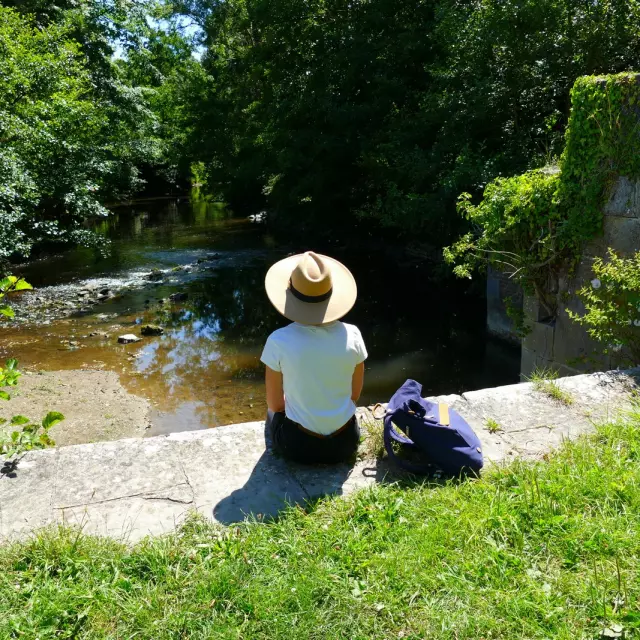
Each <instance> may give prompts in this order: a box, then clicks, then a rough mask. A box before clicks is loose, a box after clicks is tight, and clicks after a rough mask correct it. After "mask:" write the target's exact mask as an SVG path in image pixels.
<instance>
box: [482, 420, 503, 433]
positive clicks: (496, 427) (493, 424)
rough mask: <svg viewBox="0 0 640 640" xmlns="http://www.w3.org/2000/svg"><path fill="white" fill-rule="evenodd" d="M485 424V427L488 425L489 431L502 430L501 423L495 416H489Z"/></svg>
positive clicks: (496, 431)
mask: <svg viewBox="0 0 640 640" xmlns="http://www.w3.org/2000/svg"><path fill="white" fill-rule="evenodd" d="M484 425H485V427H487V431H488V432H489V433H498V431H501V430H502V427H500V424H499V423H498V422H497V421H496V420H494V419H493V418H487V419H486V420H485V421H484Z"/></svg>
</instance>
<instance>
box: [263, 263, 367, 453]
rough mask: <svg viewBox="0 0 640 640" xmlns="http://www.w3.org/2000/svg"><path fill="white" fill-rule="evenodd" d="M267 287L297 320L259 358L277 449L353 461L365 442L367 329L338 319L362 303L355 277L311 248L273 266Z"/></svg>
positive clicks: (272, 337)
mask: <svg viewBox="0 0 640 640" xmlns="http://www.w3.org/2000/svg"><path fill="white" fill-rule="evenodd" d="M265 288H266V291H267V296H268V297H269V300H270V301H271V303H272V304H273V306H274V307H275V308H276V309H277V310H278V311H279V312H280V313H281V314H282V315H283V316H284V317H285V318H287V319H289V320H292V321H293V322H292V323H291V324H289V325H287V326H286V327H283V328H281V329H278V330H276V331H274V332H273V333H272V334H271V335H270V336H269V338H268V339H267V342H266V344H265V347H264V350H263V352H262V356H261V358H260V359H261V361H262V362H263V363H264V364H265V365H266V374H265V382H266V392H267V407H268V410H269V411H268V417H267V426H268V429H269V430H270V432H271V437H272V441H273V446H274V449H275V450H276V451H277V452H279V453H280V454H282V455H283V456H284V457H286V458H288V459H290V460H293V461H296V462H301V463H305V464H314V463H336V462H341V461H347V460H349V459H351V458H353V456H354V454H355V453H356V450H357V448H358V443H359V441H360V428H359V425H358V421H357V419H356V415H355V412H356V402H357V401H358V399H359V398H360V394H361V392H362V386H363V383H364V361H365V360H366V358H367V349H366V347H365V344H364V341H363V339H362V335H361V333H360V330H359V329H358V328H357V327H356V326H354V325H352V324H347V323H344V322H340V321H339V320H340V318H342V317H343V316H344V315H346V314H347V313H348V312H349V311H350V310H351V308H352V307H353V305H354V304H355V301H356V297H357V287H356V282H355V279H354V277H353V275H352V274H351V272H350V271H349V269H347V267H345V266H344V265H343V264H341V263H340V262H338V261H337V260H334V259H333V258H329V257H328V256H324V255H319V254H316V253H314V252H312V251H307V252H306V253H303V254H299V255H295V256H291V257H289V258H285V259H284V260H281V261H280V262H277V263H276V264H274V265H273V266H272V267H271V268H270V269H269V272H268V273H267V276H266V279H265Z"/></svg>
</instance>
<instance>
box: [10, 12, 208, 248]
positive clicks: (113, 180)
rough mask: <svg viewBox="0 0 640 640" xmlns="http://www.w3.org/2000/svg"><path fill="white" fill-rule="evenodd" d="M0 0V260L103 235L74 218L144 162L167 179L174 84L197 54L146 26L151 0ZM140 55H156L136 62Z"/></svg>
mask: <svg viewBox="0 0 640 640" xmlns="http://www.w3.org/2000/svg"><path fill="white" fill-rule="evenodd" d="M3 4H4V5H5V6H4V7H0V66H2V69H3V73H2V74H1V75H0V95H2V100H0V138H1V139H2V148H1V149H0V183H2V185H3V187H2V188H1V189H0V218H1V220H2V224H0V260H2V259H3V258H5V259H6V258H9V257H16V256H28V255H29V254H30V253H31V251H32V249H33V247H34V246H36V245H41V244H51V243H54V244H58V243H79V244H83V245H87V246H95V245H97V246H103V245H104V241H103V240H100V239H99V238H98V236H97V235H95V234H93V233H91V232H90V231H89V230H88V227H87V225H86V224H85V220H86V219H88V218H89V219H90V218H96V217H103V216H106V215H108V211H107V209H106V208H105V206H104V203H105V202H108V201H114V200H118V199H121V198H123V197H128V196H130V195H132V194H133V193H135V192H136V191H138V190H140V189H141V188H142V187H143V185H144V184H145V180H144V179H143V173H144V175H145V176H151V175H153V174H154V173H155V174H158V173H163V176H164V178H165V179H167V180H168V181H170V182H175V181H176V180H177V177H176V176H177V173H179V169H176V168H175V166H176V165H178V164H179V163H180V162H182V164H186V166H187V168H186V169H184V170H182V173H184V174H185V175H186V174H188V161H187V160H184V159H183V158H182V155H181V154H183V152H185V145H184V144H183V142H182V138H184V137H186V136H187V134H188V131H189V130H188V128H187V127H186V126H185V127H182V122H183V120H184V118H181V109H182V108H183V104H184V99H183V97H182V93H181V92H182V89H183V87H184V85H185V84H187V83H185V77H186V75H187V70H191V68H192V67H194V66H195V67H197V68H199V64H198V63H197V61H195V60H194V59H193V58H191V55H190V54H191V51H192V48H190V45H189V40H188V39H185V38H183V39H181V38H180V36H179V34H176V33H166V34H165V32H164V31H163V30H162V29H159V28H158V29H155V30H154V29H152V28H151V27H150V26H149V22H148V18H149V17H151V16H154V15H158V13H157V12H158V5H159V3H158V2H156V0H141V1H140V2H135V3H133V2H131V0H97V1H93V0H91V1H89V0H79V1H77V2H71V1H70V2H62V3H56V4H55V5H52V4H51V3H47V2H41V1H40V0H25V1H22V0H20V1H16V2H11V3H3ZM7 4H11V5H13V6H15V10H14V9H10V8H6V5H7ZM116 51H117V52H118V54H119V55H118V56H116V55H115V53H116ZM163 56H164V57H165V59H164V61H163V64H161V63H160V62H158V60H161V59H162V58H163ZM142 59H144V60H147V59H148V60H150V62H149V64H148V65H147V66H148V67H149V69H151V68H152V67H153V64H155V65H156V66H155V67H153V69H151V70H148V72H147V73H144V72H143V70H141V68H142V66H143V65H142V64H141V63H140V60H142ZM156 67H158V68H161V71H162V73H163V74H165V76H166V78H168V80H166V78H165V76H163V75H161V74H160V71H158V72H157V73H155V72H156V71H157V69H156ZM178 67H179V68H178ZM152 71H153V73H152ZM154 73H155V75H154ZM181 80H182V82H181Z"/></svg>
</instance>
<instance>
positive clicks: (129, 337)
mask: <svg viewBox="0 0 640 640" xmlns="http://www.w3.org/2000/svg"><path fill="white" fill-rule="evenodd" d="M140 340H142V338H139V337H138V336H136V335H134V334H133V333H125V334H124V335H123V336H118V342H119V343H120V344H131V343H132V342H140Z"/></svg>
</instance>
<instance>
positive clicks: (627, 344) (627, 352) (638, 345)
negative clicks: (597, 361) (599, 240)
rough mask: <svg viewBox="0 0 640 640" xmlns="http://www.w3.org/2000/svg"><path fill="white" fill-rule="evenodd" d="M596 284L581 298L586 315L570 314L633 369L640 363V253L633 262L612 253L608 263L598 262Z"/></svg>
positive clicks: (582, 291)
mask: <svg viewBox="0 0 640 640" xmlns="http://www.w3.org/2000/svg"><path fill="white" fill-rule="evenodd" d="M593 276H594V277H593V280H591V282H589V283H588V284H586V285H585V286H584V287H582V289H580V290H579V291H578V292H577V294H578V297H579V298H580V300H581V301H582V303H583V304H584V306H585V313H584V314H582V315H581V314H579V313H575V312H573V311H571V310H567V313H568V314H569V316H570V317H571V318H572V319H573V320H575V321H576V322H578V323H580V324H581V325H582V326H583V327H585V328H586V330H587V332H588V333H589V335H590V336H591V337H592V338H594V339H595V340H597V341H598V342H599V343H600V344H601V345H602V347H603V352H604V353H620V352H622V353H621V354H620V355H623V356H626V358H627V360H628V362H627V364H630V365H637V364H639V363H640V252H638V253H636V254H635V255H634V256H631V257H629V258H622V257H620V256H618V255H617V254H616V253H615V251H613V250H612V249H609V257H608V260H606V261H605V260H603V259H602V258H596V260H595V261H594V263H593Z"/></svg>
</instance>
